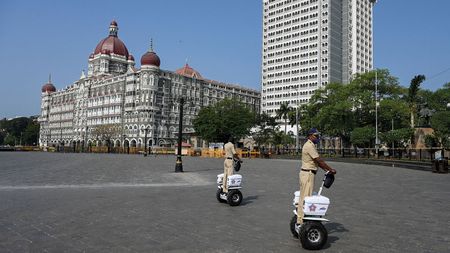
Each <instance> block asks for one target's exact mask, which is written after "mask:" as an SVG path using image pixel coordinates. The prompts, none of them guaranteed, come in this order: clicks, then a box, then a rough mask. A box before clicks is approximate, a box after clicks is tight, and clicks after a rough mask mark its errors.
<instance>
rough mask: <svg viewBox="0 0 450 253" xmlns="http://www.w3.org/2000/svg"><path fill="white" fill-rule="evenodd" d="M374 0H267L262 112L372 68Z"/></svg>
mask: <svg viewBox="0 0 450 253" xmlns="http://www.w3.org/2000/svg"><path fill="white" fill-rule="evenodd" d="M375 2H376V1H375V0H263V46H262V88H261V90H262V94H261V96H262V100H261V105H262V108H261V109H262V112H266V113H268V114H269V115H275V113H276V110H277V109H279V108H280V105H281V104H282V103H288V104H289V105H290V106H291V107H294V108H295V107H297V106H298V105H301V104H305V103H308V101H309V99H310V98H311V96H312V95H313V94H314V91H315V90H316V89H318V88H320V87H322V86H325V85H327V84H328V83H331V82H338V83H343V84H346V83H348V82H349V81H350V80H351V79H352V77H353V75H354V74H355V73H362V72H367V71H370V70H372V69H373V33H372V30H373V29H372V8H373V5H374V4H375Z"/></svg>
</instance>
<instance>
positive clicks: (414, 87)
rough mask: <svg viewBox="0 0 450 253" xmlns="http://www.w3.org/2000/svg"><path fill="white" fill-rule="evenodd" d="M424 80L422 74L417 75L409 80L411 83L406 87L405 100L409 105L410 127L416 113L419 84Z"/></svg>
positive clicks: (413, 124)
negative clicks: (406, 94)
mask: <svg viewBox="0 0 450 253" xmlns="http://www.w3.org/2000/svg"><path fill="white" fill-rule="evenodd" d="M423 81H425V76H424V75H417V76H415V77H414V78H413V79H412V80H411V84H410V86H409V89H408V96H407V101H408V105H409V111H410V118H411V128H414V126H415V123H414V118H415V115H417V101H418V94H419V90H420V84H421V83H422V82H423Z"/></svg>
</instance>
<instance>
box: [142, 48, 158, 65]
mask: <svg viewBox="0 0 450 253" xmlns="http://www.w3.org/2000/svg"><path fill="white" fill-rule="evenodd" d="M144 65H153V66H157V67H159V66H160V65H161V60H160V59H159V56H158V55H157V54H156V53H155V52H153V51H149V52H147V53H145V54H144V55H143V56H142V57H141V66H144Z"/></svg>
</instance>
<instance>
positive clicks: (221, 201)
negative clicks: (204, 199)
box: [216, 188, 226, 203]
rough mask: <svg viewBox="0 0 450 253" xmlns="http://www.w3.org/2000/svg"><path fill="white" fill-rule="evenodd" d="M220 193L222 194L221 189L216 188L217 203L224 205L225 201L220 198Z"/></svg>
mask: <svg viewBox="0 0 450 253" xmlns="http://www.w3.org/2000/svg"><path fill="white" fill-rule="evenodd" d="M221 193H222V188H218V189H217V192H216V198H217V201H219V202H220V203H226V201H225V200H224V199H221V198H220V194H221Z"/></svg>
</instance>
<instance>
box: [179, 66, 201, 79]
mask: <svg viewBox="0 0 450 253" xmlns="http://www.w3.org/2000/svg"><path fill="white" fill-rule="evenodd" d="M175 73H177V74H179V75H182V76H187V77H192V78H197V79H202V78H203V77H202V75H200V73H199V72H198V71H197V70H195V69H193V68H191V66H189V65H188V64H187V63H186V65H184V67H182V68H180V69H177V70H176V71H175Z"/></svg>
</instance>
